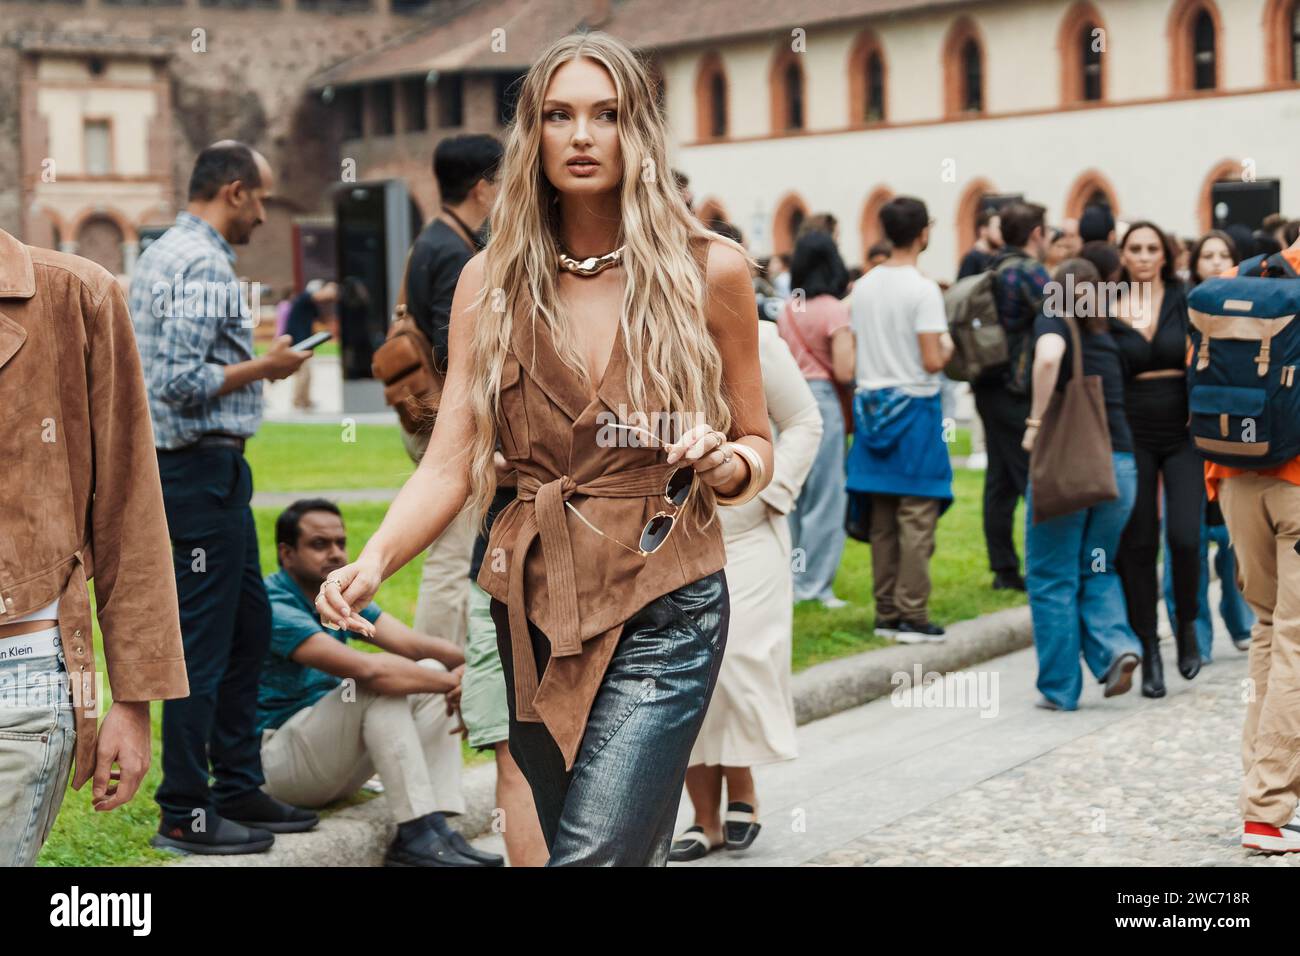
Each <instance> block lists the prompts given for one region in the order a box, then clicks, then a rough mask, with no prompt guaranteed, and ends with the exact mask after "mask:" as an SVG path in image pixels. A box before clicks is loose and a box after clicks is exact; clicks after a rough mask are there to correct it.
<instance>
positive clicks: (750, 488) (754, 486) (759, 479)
mask: <svg viewBox="0 0 1300 956" xmlns="http://www.w3.org/2000/svg"><path fill="white" fill-rule="evenodd" d="M730 446H731V450H732V451H734V452H735V453H736V454H737V455H739V456H740V457H741V458H743V459H745V462H746V463H747V464H748V465H749V480H748V481H747V482H745V487H743V488H741V489H740V491H738V492H736V493H735V494H734V495H731V496H729V497H728V496H726V495H721V494H718V492H716V491H715V492H714V493H713V494H714V497H715V498H716V499H717V502H718V504H719V505H722V506H723V507H735V506H737V505H743V504H744V503H745V502H747V501H749V500H750V499H751V498H753V497H754V496H755V495H757V494H758V493H759V491H760V490H761V489H762V487H763V474H764V469H763V459H762V458H761V457H759V454H758V452H756V451H754V449H752V448H750V447H749V446H748V445H742V444H740V443H739V442H731V443H730Z"/></svg>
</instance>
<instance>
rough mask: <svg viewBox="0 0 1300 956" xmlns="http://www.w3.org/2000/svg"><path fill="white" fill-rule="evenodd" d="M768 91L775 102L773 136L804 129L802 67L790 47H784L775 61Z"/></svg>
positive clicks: (779, 50)
mask: <svg viewBox="0 0 1300 956" xmlns="http://www.w3.org/2000/svg"><path fill="white" fill-rule="evenodd" d="M768 89H769V91H770V93H771V101H772V132H774V133H784V132H787V131H789V130H799V129H803V128H804V123H805V121H806V113H805V106H806V104H805V102H804V75H803V63H802V62H800V59H799V54H797V53H795V52H794V51H793V50H791V49H790V47H789V45H788V44H784V43H783V44H782V45H781V47H780V48H779V49H778V50H777V53H776V56H775V57H774V58H773V60H772V71H771V73H770V74H769V76H768Z"/></svg>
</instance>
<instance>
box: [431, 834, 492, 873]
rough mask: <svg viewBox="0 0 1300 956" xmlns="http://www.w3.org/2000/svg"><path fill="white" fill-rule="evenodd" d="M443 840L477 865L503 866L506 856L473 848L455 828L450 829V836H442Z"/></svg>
mask: <svg viewBox="0 0 1300 956" xmlns="http://www.w3.org/2000/svg"><path fill="white" fill-rule="evenodd" d="M442 839H443V841H444V842H445V843H447V844H448V845H449V846H450V847H451V848H452V849H453V850H455V851H456V852H457V853H459V854H460V855H461V856H463V857H468V858H469V859H471V860H473V861H474V862H476V863H477V864H478V865H479V866H505V865H506V858H505V857H503V856H502V855H501V854H500V853H488V852H487V851H486V850H478V849H475V848H474V846H473V844H471V843H470V842H469V841H468V840H466V839H465V837H464V836H463V835H461V834H459V833H457V832H456V831H455V830H452V831H451V836H444V837H443V838H442Z"/></svg>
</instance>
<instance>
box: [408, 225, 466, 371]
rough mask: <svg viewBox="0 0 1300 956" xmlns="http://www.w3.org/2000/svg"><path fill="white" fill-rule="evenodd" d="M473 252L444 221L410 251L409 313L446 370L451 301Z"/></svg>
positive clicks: (427, 229) (425, 233)
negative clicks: (430, 343)
mask: <svg viewBox="0 0 1300 956" xmlns="http://www.w3.org/2000/svg"><path fill="white" fill-rule="evenodd" d="M473 255H474V250H473V249H471V248H470V247H469V246H467V245H465V240H464V239H462V238H461V237H460V235H459V234H458V233H457V232H456V231H455V230H454V229H452V227H451V226H449V225H447V224H446V223H445V222H443V221H442V220H441V219H435V220H433V222H431V223H429V225H427V226H425V227H424V231H423V232H421V233H420V235H419V236H418V237H417V238H416V240H415V245H414V247H413V248H412V250H411V273H410V279H409V280H408V281H409V285H408V288H407V290H406V310H407V311H408V312H409V313H410V314H411V318H412V319H414V320H415V324H416V325H417V326H418V327H419V329H420V331H421V332H423V333H424V334H425V335H426V336H427V337H428V339H429V341H430V342H432V343H433V355H434V361H435V362H437V364H438V367H439V368H441V369H444V370H445V369H446V366H447V333H448V329H449V327H450V325H451V299H452V296H453V295H454V294H455V292H456V283H457V282H458V281H459V280H460V271H461V270H462V269H464V268H465V263H467V262H469V260H470V259H471V258H472V257H473Z"/></svg>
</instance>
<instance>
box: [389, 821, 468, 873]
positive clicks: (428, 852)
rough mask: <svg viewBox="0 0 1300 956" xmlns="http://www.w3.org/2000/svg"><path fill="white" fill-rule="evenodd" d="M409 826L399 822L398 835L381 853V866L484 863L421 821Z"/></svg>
mask: <svg viewBox="0 0 1300 956" xmlns="http://www.w3.org/2000/svg"><path fill="white" fill-rule="evenodd" d="M415 822H417V823H418V824H419V825H418V826H415V827H411V826H410V825H409V824H405V823H403V824H400V825H399V826H398V829H397V836H395V837H394V838H393V842H392V843H390V844H389V846H388V852H387V853H385V854H384V866H483V865H484V864H482V863H479V862H478V861H477V860H471V859H470V858H469V857H465V856H461V855H460V854H459V853H457V852H456V849H455V848H454V847H452V846H451V845H450V844H449V843H448V842H447V841H446V840H444V839H443V838H442V837H441V836H439V835H438V833H437V831H435V830H434V829H433V827H431V826H429V825H428V824H427V823H424V822H423V821H415Z"/></svg>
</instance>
